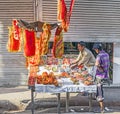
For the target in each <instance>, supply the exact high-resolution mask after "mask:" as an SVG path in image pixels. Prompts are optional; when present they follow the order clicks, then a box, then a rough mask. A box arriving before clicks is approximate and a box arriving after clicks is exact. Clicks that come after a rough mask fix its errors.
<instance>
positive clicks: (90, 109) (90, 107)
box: [89, 93, 92, 112]
mask: <svg viewBox="0 0 120 114" xmlns="http://www.w3.org/2000/svg"><path fill="white" fill-rule="evenodd" d="M91 111H92V93H89V112H91Z"/></svg>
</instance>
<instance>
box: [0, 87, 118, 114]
mask: <svg viewBox="0 0 120 114" xmlns="http://www.w3.org/2000/svg"><path fill="white" fill-rule="evenodd" d="M104 91H105V107H106V108H105V114H120V97H119V95H120V88H118V87H117V88H104ZM61 96H62V97H61V114H100V109H99V105H98V102H97V101H96V100H94V101H93V109H92V111H91V112H89V107H88V96H82V95H81V93H71V94H70V101H69V113H65V99H66V97H65V93H62V94H61ZM34 99H35V105H34V107H35V111H34V112H35V114H47V113H48V114H57V104H58V103H57V96H56V94H50V93H35V94H34ZM0 114H32V112H31V91H30V90H29V89H28V87H27V86H20V87H0Z"/></svg>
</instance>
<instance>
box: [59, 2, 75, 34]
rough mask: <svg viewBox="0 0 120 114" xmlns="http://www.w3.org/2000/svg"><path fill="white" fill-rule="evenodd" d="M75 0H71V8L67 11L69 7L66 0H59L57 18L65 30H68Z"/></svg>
mask: <svg viewBox="0 0 120 114" xmlns="http://www.w3.org/2000/svg"><path fill="white" fill-rule="evenodd" d="M74 3H75V0H71V4H70V9H69V11H67V7H66V4H65V1H64V0H58V12H57V19H58V21H61V22H62V27H63V30H64V31H65V32H67V31H68V27H69V23H70V17H71V14H72V9H73V6H74Z"/></svg>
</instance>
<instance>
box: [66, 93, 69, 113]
mask: <svg viewBox="0 0 120 114" xmlns="http://www.w3.org/2000/svg"><path fill="white" fill-rule="evenodd" d="M69 96H70V94H69V93H68V92H66V112H69Z"/></svg>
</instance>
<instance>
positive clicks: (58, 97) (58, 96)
mask: <svg viewBox="0 0 120 114" xmlns="http://www.w3.org/2000/svg"><path fill="white" fill-rule="evenodd" d="M57 100H58V106H57V113H58V114H60V93H57Z"/></svg>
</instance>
